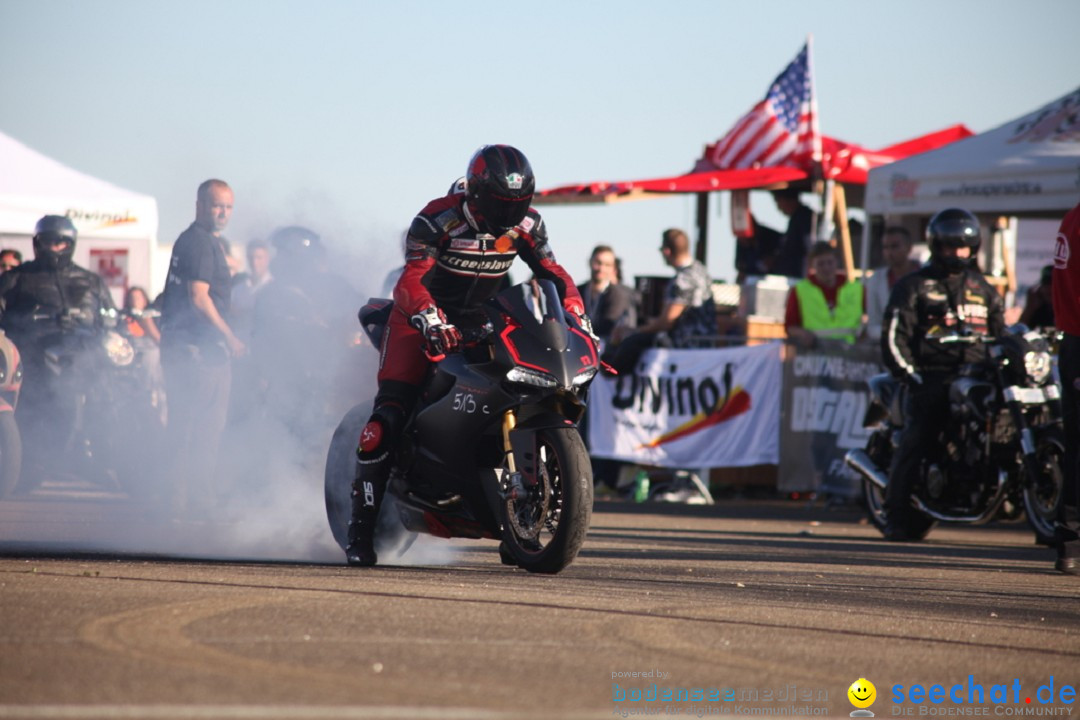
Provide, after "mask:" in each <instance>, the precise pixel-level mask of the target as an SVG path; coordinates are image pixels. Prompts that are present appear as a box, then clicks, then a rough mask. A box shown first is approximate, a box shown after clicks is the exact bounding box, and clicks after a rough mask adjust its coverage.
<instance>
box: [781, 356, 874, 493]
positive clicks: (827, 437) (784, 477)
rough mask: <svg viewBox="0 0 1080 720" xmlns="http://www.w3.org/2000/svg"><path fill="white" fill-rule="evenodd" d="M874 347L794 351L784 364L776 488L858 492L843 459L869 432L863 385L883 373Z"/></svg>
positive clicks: (867, 393)
mask: <svg viewBox="0 0 1080 720" xmlns="http://www.w3.org/2000/svg"><path fill="white" fill-rule="evenodd" d="M879 358H880V351H879V350H878V347H877V346H876V345H869V346H863V345H855V346H843V347H836V348H829V349H820V350H803V351H797V350H796V348H795V347H794V346H789V348H788V354H787V358H786V359H785V360H784V391H783V416H782V419H781V433H780V472H779V486H780V489H781V490H784V491H798V492H803V491H809V490H819V491H823V492H828V493H832V494H836V495H843V496H846V497H855V496H857V495H858V494H859V493H860V492H861V483H860V481H859V480H858V479H857V476H856V475H855V474H854V473H852V472H851V471H850V470H848V469H847V467H846V466H845V465H844V453H846V452H847V451H848V450H851V449H852V448H857V447H864V446H865V445H866V439H867V437H869V435H870V432H869V430H867V429H866V428H864V427H863V425H862V424H863V417H864V416H865V415H866V406H867V403H868V402H869V399H870V390H869V388H868V387H867V384H866V381H867V380H868V379H869V378H870V377H871V376H873V375H876V374H877V373H879V372H883V368H882V365H881V363H880V360H879Z"/></svg>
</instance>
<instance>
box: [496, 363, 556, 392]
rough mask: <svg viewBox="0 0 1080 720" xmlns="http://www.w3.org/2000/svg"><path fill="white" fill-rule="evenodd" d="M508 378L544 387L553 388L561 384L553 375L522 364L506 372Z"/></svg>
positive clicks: (512, 380) (516, 381)
mask: <svg viewBox="0 0 1080 720" xmlns="http://www.w3.org/2000/svg"><path fill="white" fill-rule="evenodd" d="M506 379H507V380H509V381H510V382H515V383H523V384H525V385H533V386H535V387H543V388H552V387H556V386H557V385H558V384H559V381H558V380H556V379H555V377H554V376H553V375H550V374H548V373H546V372H542V371H540V370H532V369H530V368H524V367H521V366H520V365H519V366H515V367H512V368H510V371H509V372H508V373H506Z"/></svg>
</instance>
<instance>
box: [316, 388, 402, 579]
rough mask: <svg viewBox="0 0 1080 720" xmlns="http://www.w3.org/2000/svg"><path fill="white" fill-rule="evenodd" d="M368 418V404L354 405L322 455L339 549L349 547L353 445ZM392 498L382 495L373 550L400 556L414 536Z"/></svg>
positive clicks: (329, 518) (331, 521)
mask: <svg viewBox="0 0 1080 720" xmlns="http://www.w3.org/2000/svg"><path fill="white" fill-rule="evenodd" d="M370 415H371V405H370V404H366V405H357V406H355V407H354V408H353V409H352V410H350V411H349V412H347V413H345V417H343V418H342V419H341V422H340V423H339V424H338V426H337V429H336V430H334V436H333V438H332V439H331V440H330V449H329V450H328V451H327V454H326V471H325V474H324V477H323V493H324V498H325V501H326V519H327V521H328V522H329V524H330V532H331V533H332V534H333V535H334V540H335V541H336V542H337V544H338V545H339V546H340V547H341V549H342V550H344V549H345V548H346V546H348V544H349V521H350V520H351V519H352V484H353V479H354V478H355V476H356V442H357V439H358V438H359V437H360V431H361V430H363V428H364V425H365V424H367V421H368V417H369V416H370ZM395 502H396V501H395V500H394V497H393V496H392V495H390V494H389V493H386V495H384V497H383V502H382V507H380V508H379V517H378V520H377V524H376V526H375V549H376V551H377V552H378V553H379V554H380V556H383V555H386V556H388V557H390V558H391V559H393V558H400V557H401V556H403V555H404V554H405V553H406V552H407V551H408V550H409V548H410V547H412V544H413V542H414V541H415V540H416V533H414V532H412V531H410V530H406V529H405V527H404V526H403V525H402V524H401V521H400V520H399V519H398V513H397V510H396V508H395Z"/></svg>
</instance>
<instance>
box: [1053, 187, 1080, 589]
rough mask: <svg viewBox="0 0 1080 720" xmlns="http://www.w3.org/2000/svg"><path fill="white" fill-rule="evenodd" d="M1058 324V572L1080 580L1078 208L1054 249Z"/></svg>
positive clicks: (1079, 242) (1062, 225) (1054, 289)
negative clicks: (1061, 475)
mask: <svg viewBox="0 0 1080 720" xmlns="http://www.w3.org/2000/svg"><path fill="white" fill-rule="evenodd" d="M1053 278H1054V279H1053V283H1052V285H1053V297H1054V319H1055V321H1056V323H1057V327H1058V329H1059V330H1061V331H1062V332H1063V333H1064V337H1063V338H1062V340H1061V348H1060V349H1059V351H1058V369H1059V370H1060V371H1061V405H1062V415H1063V417H1064V425H1065V467H1064V468H1063V469H1064V472H1065V482H1064V489H1063V493H1062V495H1063V502H1062V505H1063V508H1062V518H1061V520H1062V522H1061V525H1060V527H1059V528H1058V547H1057V563H1056V564H1055V565H1054V567H1056V568H1057V569H1058V570H1059V571H1061V572H1063V573H1067V574H1069V575H1080V452H1078V451H1077V450H1078V446H1080V204H1078V205H1077V206H1076V207H1074V208H1073V209H1072V210H1070V211H1069V214H1068V215H1066V216H1065V220H1064V221H1062V223H1061V229H1060V230H1059V231H1058V234H1057V240H1056V242H1055V246H1054V269H1053Z"/></svg>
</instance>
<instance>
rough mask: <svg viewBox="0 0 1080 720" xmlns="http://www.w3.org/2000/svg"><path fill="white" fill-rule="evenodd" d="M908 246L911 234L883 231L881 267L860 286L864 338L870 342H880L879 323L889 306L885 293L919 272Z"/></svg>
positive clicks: (900, 230) (896, 228) (897, 229)
mask: <svg viewBox="0 0 1080 720" xmlns="http://www.w3.org/2000/svg"><path fill="white" fill-rule="evenodd" d="M911 246H912V240H911V233H909V232H908V230H907V228H904V227H900V226H899V225H894V226H891V227H888V228H885V232H884V234H882V236H881V256H882V258H884V260H885V264H884V265H883V266H881V267H879V268H878V269H876V270H874V274H873V275H871V276H870V277H869V279H867V280H866V281H865V282H864V283H863V285H864V287H866V337H867V338H869V339H870V340H873V341H874V342H880V341H881V324H882V321H883V320H884V319H885V308H886V307H887V306H888V304H889V293H891V292H892V289H893V286H894V285H896V281H897V280H899V279H900V278H902V277H904V276H905V275H907V274H908V273H912V272H915V271H916V270H918V269H919V261H918V260H914V259H912V257H911Z"/></svg>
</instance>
